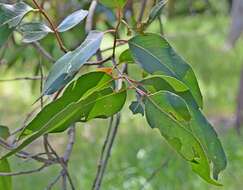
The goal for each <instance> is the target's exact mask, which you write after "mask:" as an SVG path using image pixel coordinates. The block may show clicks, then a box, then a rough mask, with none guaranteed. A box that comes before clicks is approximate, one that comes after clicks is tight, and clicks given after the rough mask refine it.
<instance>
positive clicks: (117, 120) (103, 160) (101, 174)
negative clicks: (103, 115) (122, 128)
mask: <svg viewBox="0 0 243 190" xmlns="http://www.w3.org/2000/svg"><path fill="white" fill-rule="evenodd" d="M120 119H121V115H120V113H118V114H117V115H116V118H115V123H114V126H112V128H111V129H109V130H108V133H110V134H109V135H107V136H106V139H105V142H104V145H103V148H102V149H104V150H105V149H106V151H104V152H103V150H102V153H101V155H103V158H101V157H100V161H99V163H100V164H99V166H98V167H99V169H98V171H97V174H96V178H95V180H94V182H93V186H92V190H99V189H100V186H101V183H102V180H103V177H104V173H105V170H106V167H107V163H108V160H109V158H110V154H111V149H112V146H113V144H114V140H115V137H116V134H117V130H118V126H119V124H120ZM106 147H107V148H106Z"/></svg>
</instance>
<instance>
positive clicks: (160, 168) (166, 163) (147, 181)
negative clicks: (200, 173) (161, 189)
mask: <svg viewBox="0 0 243 190" xmlns="http://www.w3.org/2000/svg"><path fill="white" fill-rule="evenodd" d="M168 163H169V159H166V160H165V161H163V162H162V163H161V164H160V166H159V167H158V168H156V169H155V170H154V171H153V172H152V173H151V175H150V176H149V177H148V178H147V179H146V181H145V183H144V184H143V186H142V187H141V188H140V190H143V189H145V188H146V186H147V185H148V183H149V182H151V181H152V180H153V179H154V178H155V177H156V175H157V174H158V173H159V172H160V171H161V170H162V169H163V168H164V167H166V166H167V165H168Z"/></svg>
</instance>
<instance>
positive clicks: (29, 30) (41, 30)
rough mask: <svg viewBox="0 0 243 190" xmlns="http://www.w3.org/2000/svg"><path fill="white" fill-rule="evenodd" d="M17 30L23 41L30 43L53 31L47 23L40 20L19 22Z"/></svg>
mask: <svg viewBox="0 0 243 190" xmlns="http://www.w3.org/2000/svg"><path fill="white" fill-rule="evenodd" d="M18 30H19V31H20V33H21V34H22V35H23V42H24V43H32V42H35V41H38V40H41V39H42V38H44V37H46V36H47V34H48V33H49V32H53V31H52V30H51V29H50V28H49V27H48V26H47V25H45V24H44V23H41V22H29V23H23V24H20V25H19V27H18Z"/></svg>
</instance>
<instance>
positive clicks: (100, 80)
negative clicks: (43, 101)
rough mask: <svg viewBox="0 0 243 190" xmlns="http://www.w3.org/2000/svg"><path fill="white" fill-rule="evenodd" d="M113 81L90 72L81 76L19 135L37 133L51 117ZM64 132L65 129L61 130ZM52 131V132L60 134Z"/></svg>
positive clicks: (97, 73) (104, 74)
mask: <svg viewBox="0 0 243 190" xmlns="http://www.w3.org/2000/svg"><path fill="white" fill-rule="evenodd" d="M112 82H113V79H112V77H111V76H110V75H108V74H106V73H104V72H91V73H87V74H84V75H82V76H81V77H79V78H78V79H77V80H75V81H73V82H72V83H71V84H70V85H69V86H68V87H67V88H66V90H65V91H64V93H63V95H62V96H61V98H59V99H57V100H55V101H54V102H52V103H51V104H48V105H47V106H45V107H44V108H43V109H42V111H41V112H40V113H38V115H37V116H36V117H35V118H34V119H33V120H32V121H31V122H30V123H29V124H28V125H27V127H26V128H25V130H24V131H23V132H22V134H21V135H20V136H21V137H23V136H26V135H30V134H32V133H33V132H36V131H38V130H39V129H40V128H41V127H42V126H43V125H45V124H46V123H48V121H50V120H51V118H52V117H54V116H55V115H57V114H58V113H59V112H60V111H61V110H63V109H64V108H65V107H67V106H68V105H69V104H71V103H73V102H77V101H79V100H80V99H81V98H85V97H87V96H88V95H90V94H92V93H94V92H96V91H100V90H102V89H104V88H107V87H108V86H111V84H112ZM63 130H65V129H63ZM60 131H61V130H59V131H57V130H56V131H52V132H60Z"/></svg>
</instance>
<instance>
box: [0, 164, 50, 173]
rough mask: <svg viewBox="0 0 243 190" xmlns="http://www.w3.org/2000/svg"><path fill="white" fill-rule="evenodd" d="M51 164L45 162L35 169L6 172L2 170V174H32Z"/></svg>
mask: <svg viewBox="0 0 243 190" xmlns="http://www.w3.org/2000/svg"><path fill="white" fill-rule="evenodd" d="M47 166H49V164H43V165H42V166H41V167H39V168H37V169H33V170H28V171H21V172H11V173H5V172H0V176H17V175H26V174H32V173H36V172H40V171H41V170H43V169H44V168H46V167H47Z"/></svg>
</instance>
